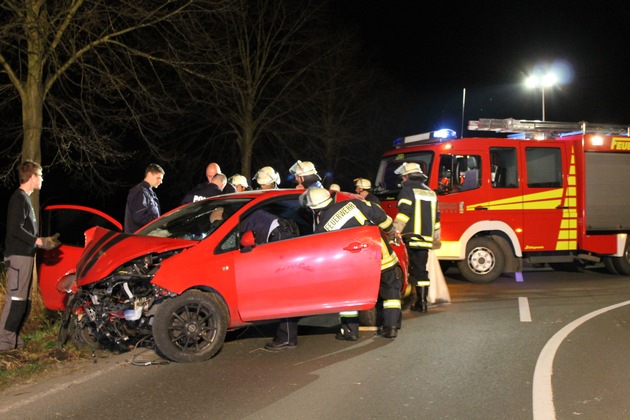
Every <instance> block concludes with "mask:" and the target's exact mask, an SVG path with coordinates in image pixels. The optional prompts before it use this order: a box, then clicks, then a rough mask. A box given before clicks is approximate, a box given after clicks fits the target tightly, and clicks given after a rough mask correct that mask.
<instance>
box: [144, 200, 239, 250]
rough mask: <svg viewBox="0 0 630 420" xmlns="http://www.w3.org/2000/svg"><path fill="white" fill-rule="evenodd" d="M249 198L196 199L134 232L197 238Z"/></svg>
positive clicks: (234, 211) (213, 227)
mask: <svg viewBox="0 0 630 420" xmlns="http://www.w3.org/2000/svg"><path fill="white" fill-rule="evenodd" d="M249 201H250V199H244V198H238V199H236V198H232V199H228V200H203V201H196V202H194V203H190V204H188V205H186V206H183V207H181V208H179V209H177V210H175V211H173V212H172V213H169V214H167V215H165V216H163V217H160V218H159V219H156V220H154V221H153V222H151V223H149V224H148V225H146V226H145V227H144V228H142V229H141V230H139V231H138V232H137V234H138V235H147V236H159V237H163V238H176V239H190V240H196V241H200V240H202V239H204V238H206V237H207V236H208V235H210V234H211V233H212V232H213V231H215V230H216V229H217V228H218V227H219V226H221V225H222V224H223V222H224V221H226V220H227V219H228V218H229V217H230V216H232V215H233V214H234V213H236V212H237V211H238V210H239V209H240V208H241V207H243V206H244V205H245V204H247V203H248V202H249Z"/></svg>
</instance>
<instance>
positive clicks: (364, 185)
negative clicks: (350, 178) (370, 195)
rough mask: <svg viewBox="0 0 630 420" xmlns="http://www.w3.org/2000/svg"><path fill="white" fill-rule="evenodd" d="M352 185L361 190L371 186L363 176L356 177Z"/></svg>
mask: <svg viewBox="0 0 630 420" xmlns="http://www.w3.org/2000/svg"><path fill="white" fill-rule="evenodd" d="M354 186H355V187H359V188H361V189H362V190H369V189H370V188H372V183H371V182H370V181H369V180H367V179H365V178H357V179H355V180H354Z"/></svg>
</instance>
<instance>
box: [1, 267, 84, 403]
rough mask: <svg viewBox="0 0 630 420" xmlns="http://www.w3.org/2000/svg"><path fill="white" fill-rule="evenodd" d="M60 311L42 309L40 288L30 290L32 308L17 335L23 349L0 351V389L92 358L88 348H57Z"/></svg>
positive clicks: (2, 274) (2, 276)
mask: <svg viewBox="0 0 630 420" xmlns="http://www.w3.org/2000/svg"><path fill="white" fill-rule="evenodd" d="M3 268H4V267H3V266H2V264H1V263H0V302H2V305H1V306H0V307H4V298H5V286H6V273H5V271H4V269H3ZM60 317H61V313H60V312H52V311H49V310H47V309H46V308H45V306H44V304H43V301H42V298H41V295H40V294H39V291H37V292H36V293H33V296H32V310H31V313H30V314H29V317H28V320H27V322H26V324H25V325H24V328H23V329H22V332H21V334H20V336H21V337H22V340H23V341H24V348H23V349H20V350H10V351H5V352H0V391H4V390H6V389H8V388H10V387H11V386H13V385H17V384H23V383H28V382H30V381H33V380H35V379H36V378H38V377H40V376H43V375H45V374H47V373H49V372H50V371H52V370H55V369H58V368H59V367H60V365H61V364H64V363H70V362H73V361H77V360H80V359H88V358H90V357H91V353H92V352H91V350H89V349H75V348H74V347H73V346H72V345H67V346H65V347H64V348H63V349H58V348H57V333H58V331H59V325H60Z"/></svg>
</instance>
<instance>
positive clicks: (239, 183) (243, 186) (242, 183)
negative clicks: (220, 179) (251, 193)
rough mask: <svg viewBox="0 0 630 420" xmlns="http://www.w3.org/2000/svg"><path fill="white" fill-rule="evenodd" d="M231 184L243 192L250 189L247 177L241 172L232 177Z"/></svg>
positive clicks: (237, 190)
mask: <svg viewBox="0 0 630 420" xmlns="http://www.w3.org/2000/svg"><path fill="white" fill-rule="evenodd" d="M230 184H232V185H234V188H235V189H236V192H243V191H247V190H248V189H249V185H248V184H247V178H245V177H244V176H243V175H240V174H236V175H233V176H232V178H230Z"/></svg>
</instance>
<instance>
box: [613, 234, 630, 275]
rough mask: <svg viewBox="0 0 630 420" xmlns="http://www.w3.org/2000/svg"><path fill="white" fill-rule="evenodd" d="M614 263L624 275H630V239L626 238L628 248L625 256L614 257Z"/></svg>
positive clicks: (624, 253)
mask: <svg viewBox="0 0 630 420" xmlns="http://www.w3.org/2000/svg"><path fill="white" fill-rule="evenodd" d="M612 260H613V265H614V266H615V269H616V270H617V272H618V273H619V274H621V275H622V276H630V241H628V240H626V249H625V250H624V252H623V257H613V258H612Z"/></svg>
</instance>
